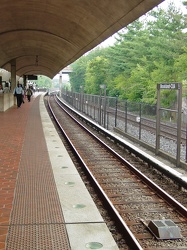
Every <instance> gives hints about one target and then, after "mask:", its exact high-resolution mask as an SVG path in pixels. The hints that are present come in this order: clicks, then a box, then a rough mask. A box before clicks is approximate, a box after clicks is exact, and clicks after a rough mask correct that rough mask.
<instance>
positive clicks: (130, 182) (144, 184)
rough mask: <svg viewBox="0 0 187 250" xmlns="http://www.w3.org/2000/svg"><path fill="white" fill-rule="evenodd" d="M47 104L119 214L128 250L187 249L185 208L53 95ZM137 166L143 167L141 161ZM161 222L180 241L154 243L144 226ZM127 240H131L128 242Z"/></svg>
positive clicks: (154, 239) (154, 240)
mask: <svg viewBox="0 0 187 250" xmlns="http://www.w3.org/2000/svg"><path fill="white" fill-rule="evenodd" d="M49 102H50V106H51V109H52V110H53V114H54V116H55V117H56V118H57V120H58V123H59V126H61V127H62V128H63V130H64V132H65V134H66V136H67V137H68V140H69V141H70V143H71V144H72V145H73V147H74V149H75V150H76V152H77V154H78V155H79V157H80V158H81V161H82V162H84V163H85V165H86V166H87V168H88V171H89V172H90V173H91V175H92V176H93V178H94V179H95V180H96V181H97V185H98V186H99V187H100V189H101V190H102V192H103V194H104V196H105V198H106V199H107V200H108V203H110V204H111V206H112V208H114V210H115V211H116V212H117V214H118V215H119V217H118V219H119V220H120V222H119V223H120V224H121V225H124V226H125V227H126V230H127V231H128V230H129V232H130V235H128V236H127V235H126V234H125V233H124V235H125V237H126V239H127V242H129V244H130V245H131V246H132V245H133V247H132V248H131V247H130V249H133V250H135V249H147V250H148V249H149V250H151V249H152V250H153V249H159V250H160V249H164V250H166V249H168V250H169V249H170V250H171V249H187V234H186V232H187V223H186V222H187V221H186V217H187V210H186V208H185V206H183V205H180V203H179V202H175V199H173V198H172V197H171V196H169V195H167V194H166V192H162V189H161V188H159V187H158V186H157V185H155V184H154V183H153V182H151V181H150V182H149V179H148V178H147V177H146V176H145V175H142V174H141V172H140V171H138V170H137V169H136V168H135V167H134V166H133V165H132V164H129V163H128V162H127V161H126V160H124V159H123V157H121V156H120V155H119V154H115V152H114V150H109V147H108V146H107V145H106V144H105V143H102V141H101V139H99V140H98V139H96V137H93V136H92V135H91V134H89V133H88V132H87V130H85V129H84V128H82V126H81V125H80V124H79V123H77V122H76V121H75V120H73V119H72V118H71V117H70V116H69V115H68V114H67V113H66V112H64V111H62V108H61V107H60V106H61V104H60V103H59V104H57V103H56V102H55V100H54V97H53V96H51V97H49ZM83 123H84V122H83ZM134 159H135V158H133V161H134ZM137 162H138V160H137ZM137 162H136V164H137ZM139 164H142V165H144V163H143V162H141V161H140V162H139ZM178 192H180V191H178ZM181 192H182V191H181ZM184 195H185V194H184ZM184 197H185V196H184ZM163 198H164V199H163ZM181 199H183V198H181ZM164 219H166V220H172V221H173V222H174V223H175V224H176V225H177V226H178V227H179V228H180V230H181V235H182V238H179V239H174V240H172V239H170V240H158V239H156V238H155V237H154V236H153V234H152V233H151V232H150V231H149V230H148V228H147V226H146V225H147V224H148V223H149V222H150V221H152V220H164ZM123 222H124V223H123ZM128 237H131V239H129V240H128Z"/></svg>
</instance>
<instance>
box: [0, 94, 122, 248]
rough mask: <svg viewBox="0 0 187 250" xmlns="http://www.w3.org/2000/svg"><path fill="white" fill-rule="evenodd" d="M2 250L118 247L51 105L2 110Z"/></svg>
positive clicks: (35, 100)
mask: <svg viewBox="0 0 187 250" xmlns="http://www.w3.org/2000/svg"><path fill="white" fill-rule="evenodd" d="M0 124H1V138H0V250H32V249H37V250H41V249H43V250H47V249H50V250H53V249H54V250H58V249H60V250H66V249H67V250H68V249H72V250H83V249H102V250H110V249H111V250H113V249H114V250H115V249H118V247H117V245H116V243H115V241H114V239H113V237H112V235H111V233H110V232H109V230H108V228H107V226H106V224H105V222H104V220H103V218H102V216H101V215H100V213H99V211H98V210H97V208H96V205H95V204H94V202H93V200H92V198H91V196H90V194H89V192H88V191H87V189H86V187H85V185H84V183H83V182H82V180H81V178H80V176H79V174H78V172H77V170H76V168H75V166H74V164H73V162H72V161H71V158H70V157H69V155H68V153H67V151H66V149H65V147H64V145H63V143H62V141H61V139H60V138H59V136H58V133H57V132H56V129H55V128H54V126H53V124H52V122H51V120H50V117H49V116H48V113H47V111H46V109H45V105H44V102H43V95H42V94H39V93H35V94H34V96H33V97H32V100H31V102H27V100H25V103H24V104H22V106H21V107H20V108H17V106H14V107H13V108H11V109H9V110H7V111H6V112H0Z"/></svg>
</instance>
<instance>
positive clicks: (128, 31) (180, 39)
mask: <svg viewBox="0 0 187 250" xmlns="http://www.w3.org/2000/svg"><path fill="white" fill-rule="evenodd" d="M185 28H187V19H186V16H185V15H184V14H183V13H182V11H180V10H179V9H177V8H176V7H175V6H174V4H173V3H171V4H170V5H169V7H168V9H167V10H163V9H161V8H155V9H153V10H152V11H150V12H149V13H147V14H146V15H145V16H143V17H141V18H139V19H138V20H136V21H135V22H133V23H131V24H130V25H128V26H127V27H126V28H124V29H123V30H121V31H120V32H118V33H117V34H116V42H115V44H114V45H113V46H110V47H107V48H102V47H97V48H96V49H94V50H92V51H91V52H89V53H87V54H85V55H84V56H82V57H81V58H80V59H78V60H77V61H76V62H74V63H73V64H72V67H73V72H72V73H71V75H70V83H71V87H72V90H73V91H76V92H80V86H82V87H84V92H85V93H90V94H99V91H100V85H101V84H106V86H107V94H108V95H110V96H116V95H118V96H119V98H121V99H127V100H129V101H136V102H146V103H150V104H155V103H156V86H157V83H161V82H182V81H185V80H187V71H186V68H187V53H186V52H187V33H186V31H185ZM162 97H163V98H162V103H163V105H165V106H171V105H172V104H173V103H174V102H175V99H176V93H174V92H173V91H163V93H162Z"/></svg>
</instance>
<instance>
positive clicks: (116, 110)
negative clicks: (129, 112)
mask: <svg viewBox="0 0 187 250" xmlns="http://www.w3.org/2000/svg"><path fill="white" fill-rule="evenodd" d="M117 112H118V96H116V109H115V128H116V126H117Z"/></svg>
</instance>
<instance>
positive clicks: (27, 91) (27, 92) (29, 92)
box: [26, 86, 32, 102]
mask: <svg viewBox="0 0 187 250" xmlns="http://www.w3.org/2000/svg"><path fill="white" fill-rule="evenodd" d="M26 96H27V99H28V102H30V101H31V96H32V90H31V87H30V86H29V87H28V89H27V90H26Z"/></svg>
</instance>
